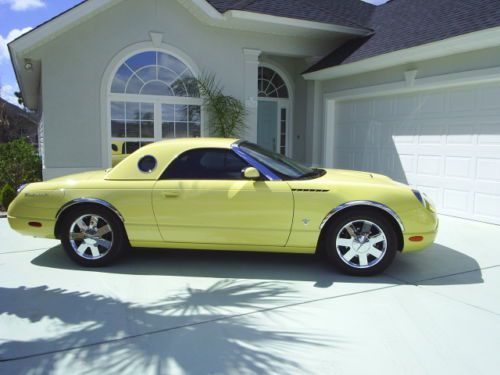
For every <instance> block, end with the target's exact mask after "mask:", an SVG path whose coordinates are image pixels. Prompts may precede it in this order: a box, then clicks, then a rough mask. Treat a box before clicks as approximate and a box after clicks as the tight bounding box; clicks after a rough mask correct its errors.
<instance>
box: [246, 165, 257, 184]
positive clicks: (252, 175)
mask: <svg viewBox="0 0 500 375" xmlns="http://www.w3.org/2000/svg"><path fill="white" fill-rule="evenodd" d="M242 175H243V177H244V178H246V179H247V180H254V181H255V180H258V179H260V172H259V171H258V170H257V169H256V168H254V167H247V168H245V169H243V171H242Z"/></svg>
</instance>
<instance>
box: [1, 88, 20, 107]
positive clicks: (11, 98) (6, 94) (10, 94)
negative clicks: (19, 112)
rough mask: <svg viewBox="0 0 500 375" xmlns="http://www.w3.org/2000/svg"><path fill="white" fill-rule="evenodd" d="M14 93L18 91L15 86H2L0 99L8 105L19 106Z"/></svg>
mask: <svg viewBox="0 0 500 375" xmlns="http://www.w3.org/2000/svg"><path fill="white" fill-rule="evenodd" d="M16 91H19V88H18V87H17V85H15V86H13V85H8V84H7V85H3V86H2V87H0V98H2V99H4V100H7V101H8V102H9V103H12V104H15V105H19V103H18V101H17V97H16V96H15V95H14V92H16Z"/></svg>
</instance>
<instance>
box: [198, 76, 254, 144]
mask: <svg viewBox="0 0 500 375" xmlns="http://www.w3.org/2000/svg"><path fill="white" fill-rule="evenodd" d="M194 83H195V84H196V85H197V86H198V90H199V94H200V96H201V97H202V98H203V107H204V108H205V110H206V111H207V114H208V126H209V129H210V134H211V135H213V136H216V137H223V138H234V137H238V136H241V135H242V133H243V132H244V130H245V128H246V124H245V118H246V115H247V110H246V108H245V105H244V104H243V103H242V102H241V101H240V100H238V99H236V98H235V97H233V96H229V95H225V94H224V92H223V88H222V87H221V85H220V83H219V82H218V81H217V80H216V78H215V75H214V74H211V73H202V74H201V76H199V77H198V78H195V79H194Z"/></svg>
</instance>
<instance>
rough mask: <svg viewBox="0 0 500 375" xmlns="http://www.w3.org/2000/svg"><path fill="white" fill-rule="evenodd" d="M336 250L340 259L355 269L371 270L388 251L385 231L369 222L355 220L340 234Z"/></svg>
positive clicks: (343, 228) (345, 226)
mask: <svg viewBox="0 0 500 375" xmlns="http://www.w3.org/2000/svg"><path fill="white" fill-rule="evenodd" d="M336 248H337V253H338V255H339V256H340V259H342V261H343V262H344V263H346V264H347V265H349V266H350V267H353V268H370V267H373V266H375V265H376V264H378V263H379V262H380V261H381V260H382V259H383V258H384V255H385V253H386V251H387V238H386V235H385V233H384V231H383V230H382V229H381V228H380V227H379V226H378V225H377V224H375V223H373V222H371V221H368V220H355V221H351V222H349V223H347V224H346V225H344V226H343V227H342V228H341V229H340V231H339V232H338V235H337V238H336Z"/></svg>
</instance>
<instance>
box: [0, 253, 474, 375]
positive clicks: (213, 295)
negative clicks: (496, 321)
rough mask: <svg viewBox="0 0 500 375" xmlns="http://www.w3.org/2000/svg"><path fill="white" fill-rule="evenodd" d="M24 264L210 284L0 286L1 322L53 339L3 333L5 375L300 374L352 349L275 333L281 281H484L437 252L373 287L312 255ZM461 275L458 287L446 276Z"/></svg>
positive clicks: (461, 261)
mask: <svg viewBox="0 0 500 375" xmlns="http://www.w3.org/2000/svg"><path fill="white" fill-rule="evenodd" d="M32 264H33V265H35V266H36V267H49V268H53V269H62V270H78V271H80V273H79V276H78V277H82V274H81V271H83V272H87V271H88V272H89V273H94V272H99V273H109V274H119V275H144V276H150V275H155V276H160V277H161V276H170V277H172V276H174V277H175V276H179V277H187V278H188V279H189V277H197V278H199V277H206V278H215V279H220V280H216V281H214V282H213V283H212V284H211V285H210V286H208V287H206V288H205V287H204V288H203V289H200V288H191V287H189V286H187V287H185V288H184V289H182V290H179V291H177V292H175V293H172V294H171V295H168V296H164V297H163V298H159V299H157V300H155V301H154V302H152V303H148V304H139V303H133V302H129V301H126V300H123V299H120V298H118V297H117V296H114V295H113V294H112V295H101V294H98V293H92V292H81V291H74V290H66V289H62V288H54V287H49V286H47V285H41V286H35V287H24V286H21V287H14V288H6V287H0V301H5V302H3V303H2V306H1V308H0V315H4V314H6V315H7V316H14V317H16V318H17V319H21V320H23V321H28V322H29V324H30V327H31V325H33V326H34V327H36V325H37V324H41V325H45V326H46V325H47V324H49V326H48V327H50V330H51V331H52V330H54V332H51V331H48V332H47V333H46V334H44V335H42V336H41V337H40V336H38V337H37V336H36V335H35V336H34V337H32V338H31V339H29V340H23V339H18V338H15V337H18V336H17V333H15V332H14V333H12V332H11V333H10V334H11V335H12V339H9V340H4V341H3V342H2V341H0V369H1V371H4V370H5V373H16V374H32V373H35V374H37V373H40V374H44V373H51V372H54V371H56V370H60V366H65V365H64V364H65V363H66V364H67V363H70V364H71V363H73V362H75V363H76V365H75V366H77V368H78V366H81V364H80V365H79V364H78V363H81V362H84V363H85V364H86V365H85V366H86V368H87V369H86V370H85V371H96V372H102V373H131V374H137V373H145V372H148V371H151V372H152V373H155V374H164V373H165V374H169V373H171V372H172V368H174V369H180V370H181V372H184V373H189V374H207V373H217V374H219V373H250V374H260V373H291V372H294V373H303V372H304V371H305V370H304V369H303V368H302V367H301V364H300V363H299V361H298V360H296V358H295V357H294V355H293V353H294V352H301V353H306V352H308V351H312V352H313V351H314V350H315V349H320V348H322V347H327V348H334V347H343V346H349V345H352V343H350V342H349V338H348V337H332V336H331V335H325V334H324V333H323V332H316V331H311V332H309V331H308V333H304V331H299V332H294V331H290V330H285V329H283V328H282V327H284V326H286V325H285V324H284V322H285V319H290V315H287V314H283V313H282V312H281V310H280V309H278V308H277V307H282V306H286V305H291V306H292V305H293V304H294V299H293V298H291V297H293V296H297V294H298V291H297V290H295V289H294V284H293V283H290V282H289V281H304V282H312V283H314V285H315V286H316V287H322V288H331V287H334V286H335V284H336V283H372V284H373V283H381V284H385V286H384V287H387V285H391V284H392V285H394V284H396V285H398V284H403V285H404V284H416V285H419V284H422V285H447V284H457V283H464V284H469V283H481V282H483V279H482V275H481V271H480V269H479V265H478V263H477V262H476V261H475V260H474V259H473V258H471V257H469V256H467V255H465V254H462V253H460V252H458V251H455V250H452V249H449V248H447V247H444V246H441V245H438V244H436V245H433V246H432V248H430V249H428V250H427V251H425V252H422V253H415V254H406V255H399V256H398V257H397V258H396V260H395V262H394V264H393V265H392V266H391V267H390V268H389V269H388V270H387V272H386V273H385V274H384V275H380V276H377V277H372V278H356V277H349V276H344V275H341V274H339V273H337V272H335V271H334V270H332V269H331V267H329V266H328V265H327V264H326V263H325V262H324V260H323V259H321V258H320V257H314V256H307V255H287V254H256V253H229V252H213V251H184V250H183V251H180V250H177V251H164V250H152V249H136V250H133V251H130V252H129V253H128V254H127V255H126V256H125V257H124V258H123V259H122V260H121V261H120V262H118V263H117V264H116V265H113V266H111V267H107V268H100V269H82V268H81V267H79V266H76V265H75V264H73V263H72V262H71V261H70V260H69V259H67V257H66V255H65V254H64V252H63V250H62V249H61V248H60V246H56V247H54V248H51V249H49V250H47V251H45V252H44V253H42V254H40V255H39V256H37V257H36V258H35V259H33V260H32ZM460 272H464V275H466V277H464V278H461V279H457V278H456V277H455V278H447V277H446V275H450V274H453V273H455V274H456V273H460ZM84 280H85V277H83V278H82V282H83V281H84ZM457 280H458V281H457ZM158 282H161V280H159V281H158ZM145 292H147V291H145ZM328 295H330V293H328ZM310 298H311V297H310ZM301 299H302V298H301ZM299 302H300V301H299ZM256 311H258V314H259V316H258V317H257V316H256V315H254V313H255V312H256ZM261 314H263V315H261ZM292 318H294V317H293V314H292ZM207 323H209V324H207ZM4 329H5V332H8V328H4ZM58 330H60V331H58ZM35 332H36V330H35ZM167 333H168V334H167ZM0 336H4V335H0ZM21 337H22V336H21ZM61 364H62V365H61ZM172 366H173V367H172ZM80 370H81V371H83V369H81V368H80Z"/></svg>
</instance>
